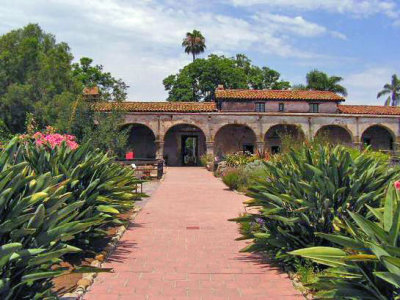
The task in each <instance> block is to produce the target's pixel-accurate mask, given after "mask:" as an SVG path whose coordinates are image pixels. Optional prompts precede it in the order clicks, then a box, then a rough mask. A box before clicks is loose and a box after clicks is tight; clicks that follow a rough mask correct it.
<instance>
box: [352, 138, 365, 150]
mask: <svg viewBox="0 0 400 300" xmlns="http://www.w3.org/2000/svg"><path fill="white" fill-rule="evenodd" d="M353 144H354V147H355V148H356V149H358V150H362V148H363V144H362V142H361V140H360V137H359V136H354V142H353Z"/></svg>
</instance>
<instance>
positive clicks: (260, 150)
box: [256, 141, 264, 153]
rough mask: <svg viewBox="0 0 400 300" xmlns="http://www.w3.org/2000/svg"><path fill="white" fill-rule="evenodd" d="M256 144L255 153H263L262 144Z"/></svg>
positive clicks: (260, 142)
mask: <svg viewBox="0 0 400 300" xmlns="http://www.w3.org/2000/svg"><path fill="white" fill-rule="evenodd" d="M256 144H257V149H256V151H258V152H259V153H263V151H264V142H262V141H257V142H256Z"/></svg>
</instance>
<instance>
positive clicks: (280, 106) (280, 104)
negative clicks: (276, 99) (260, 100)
mask: <svg viewBox="0 0 400 300" xmlns="http://www.w3.org/2000/svg"><path fill="white" fill-rule="evenodd" d="M279 111H285V103H279Z"/></svg>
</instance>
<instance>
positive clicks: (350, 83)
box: [343, 67, 396, 105]
mask: <svg viewBox="0 0 400 300" xmlns="http://www.w3.org/2000/svg"><path fill="white" fill-rule="evenodd" d="M394 73H396V70H395V69H394V68H390V67H371V68H368V69H365V70H363V71H361V72H356V73H350V74H347V75H345V76H344V81H343V86H345V87H346V88H347V89H348V92H349V96H348V97H347V101H346V103H347V104H364V105H383V103H384V101H385V99H384V98H382V99H377V98H376V95H377V94H378V92H379V91H380V90H382V88H383V86H384V85H385V84H386V83H388V82H390V80H391V77H392V75H393V74H394Z"/></svg>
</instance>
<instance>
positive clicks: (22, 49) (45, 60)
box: [0, 24, 78, 133]
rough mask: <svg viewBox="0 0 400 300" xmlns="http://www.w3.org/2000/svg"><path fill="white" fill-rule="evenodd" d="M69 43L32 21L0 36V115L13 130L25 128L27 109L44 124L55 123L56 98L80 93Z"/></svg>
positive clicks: (19, 130)
mask: <svg viewBox="0 0 400 300" xmlns="http://www.w3.org/2000/svg"><path fill="white" fill-rule="evenodd" d="M72 58H73V57H72V54H71V52H70V49H69V47H68V45H67V44H66V43H57V42H56V39H55V37H54V36H53V35H51V34H48V33H45V32H44V31H43V30H42V29H41V28H40V27H39V25H36V24H29V25H27V26H25V27H24V28H22V29H17V30H13V31H11V32H9V33H7V34H5V35H3V36H1V37H0V117H1V118H2V119H3V120H4V122H5V124H6V125H7V127H8V128H9V129H10V131H12V132H14V133H15V132H22V131H23V130H24V124H25V117H26V113H27V112H34V113H35V115H37V116H38V118H37V119H38V121H39V122H40V123H41V124H45V123H53V122H54V121H55V119H54V118H53V116H52V114H49V111H51V110H52V108H53V105H54V98H55V97H57V96H59V95H61V94H63V93H64V92H66V91H70V92H72V93H74V94H76V93H78V90H77V86H76V85H75V84H74V80H73V78H72V76H71V61H72Z"/></svg>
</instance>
